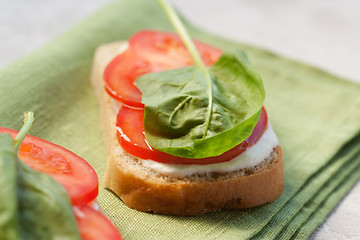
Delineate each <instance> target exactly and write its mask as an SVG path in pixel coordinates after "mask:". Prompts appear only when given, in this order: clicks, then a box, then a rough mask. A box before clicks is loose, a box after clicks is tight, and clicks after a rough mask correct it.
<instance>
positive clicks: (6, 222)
mask: <svg viewBox="0 0 360 240" xmlns="http://www.w3.org/2000/svg"><path fill="white" fill-rule="evenodd" d="M32 121H33V116H32V113H27V114H26V117H25V123H24V126H23V128H22V129H21V130H20V132H19V134H18V135H17V136H16V138H15V140H12V138H11V137H10V135H8V134H0V193H1V194H0V234H1V237H4V239H28V240H32V239H34V240H35V239H36V240H43V239H44V240H48V239H64V240H66V239H69V240H72V239H80V235H79V232H78V229H77V226H76V222H75V217H74V215H73V212H72V206H71V203H70V199H69V197H68V195H67V193H66V191H65V189H64V188H63V187H62V186H61V185H60V184H59V183H58V182H56V181H55V180H54V179H53V178H52V177H50V176H49V175H47V174H45V173H41V172H37V171H35V170H33V169H31V168H30V167H28V166H27V165H26V164H25V163H23V162H22V161H21V160H19V158H18V157H17V155H16V152H17V150H18V148H19V146H20V144H21V142H22V140H23V139H24V137H25V135H26V133H27V132H28V130H29V129H30V127H31V125H32ZM1 239H3V238H1Z"/></svg>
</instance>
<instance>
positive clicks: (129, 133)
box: [116, 105, 267, 164]
mask: <svg viewBox="0 0 360 240" xmlns="http://www.w3.org/2000/svg"><path fill="white" fill-rule="evenodd" d="M266 126H267V114H266V111H265V108H262V111H261V115H260V119H259V121H258V122H257V124H256V126H255V128H254V131H253V132H252V134H251V135H250V137H248V138H247V139H246V140H245V141H244V142H242V143H240V144H239V145H237V146H236V147H234V148H232V149H230V150H229V151H227V152H225V153H223V154H221V155H220V156H216V157H208V158H197V159H192V158H182V157H177V156H173V155H170V154H167V153H164V152H160V151H159V150H157V149H154V148H152V147H151V146H150V145H149V144H148V143H147V141H146V139H145V134H144V109H143V108H133V107H129V106H127V105H123V106H122V107H121V108H120V110H119V113H118V115H117V120H116V127H117V130H118V132H117V138H118V141H119V143H120V145H121V147H122V148H123V149H124V150H125V151H126V152H128V153H130V154H132V155H134V156H136V157H139V158H142V159H151V160H154V161H156V162H161V163H170V164H212V163H220V162H226V161H229V160H231V159H232V158H234V157H235V156H237V155H239V154H240V153H242V152H244V151H245V150H246V148H248V147H251V146H252V145H254V144H255V143H256V142H257V140H258V139H259V138H260V137H261V135H262V134H263V132H264V130H265V129H266Z"/></svg>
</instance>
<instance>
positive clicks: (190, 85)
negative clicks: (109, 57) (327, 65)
mask: <svg viewBox="0 0 360 240" xmlns="http://www.w3.org/2000/svg"><path fill="white" fill-rule="evenodd" d="M209 73H210V74H209V75H210V78H211V84H210V85H209V84H207V81H206V79H204V78H206V76H204V74H203V72H202V70H201V69H198V68H196V67H189V68H183V69H176V70H171V71H165V72H161V73H153V74H146V75H143V76H141V77H139V78H138V79H137V80H136V84H137V86H138V87H139V89H140V90H141V92H142V102H143V103H144V104H145V119H144V123H145V136H146V139H147V141H148V142H149V144H150V145H151V146H152V147H154V148H156V149H158V150H160V151H163V152H166V153H169V154H172V155H175V156H180V157H186V158H205V157H212V156H218V155H220V154H222V153H224V152H226V151H227V150H229V149H231V148H233V147H235V146H236V145H238V144H240V143H241V142H242V141H244V140H245V139H246V138H247V137H249V136H250V134H251V133H252V131H253V129H254V127H255V125H256V123H257V121H258V119H259V117H260V112H261V107H262V105H263V102H264V98H265V92H264V87H263V84H262V80H261V78H260V76H259V75H258V74H257V72H256V71H255V69H254V68H253V67H252V65H251V64H250V62H249V60H248V58H247V57H246V54H245V53H243V52H242V51H240V50H236V51H233V52H231V53H226V54H224V55H222V56H221V58H220V59H219V60H218V61H217V62H216V63H215V64H214V66H212V67H210V68H209ZM209 87H211V88H212V89H211V96H209ZM209 99H211V100H210V101H209ZM210 104H211V106H212V108H211V111H209V109H208V108H209V105H210Z"/></svg>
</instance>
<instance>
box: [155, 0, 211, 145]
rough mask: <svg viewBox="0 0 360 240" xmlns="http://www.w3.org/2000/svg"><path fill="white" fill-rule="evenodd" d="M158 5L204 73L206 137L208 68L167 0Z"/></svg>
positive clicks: (209, 106)
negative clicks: (205, 87) (205, 86)
mask: <svg viewBox="0 0 360 240" xmlns="http://www.w3.org/2000/svg"><path fill="white" fill-rule="evenodd" d="M158 2H159V4H160V6H161V7H162V8H163V9H164V12H165V13H166V15H167V16H168V18H169V19H170V22H171V23H172V25H173V26H174V28H175V30H176V32H177V33H178V34H179V36H180V38H181V40H182V41H183V43H184V45H185V47H186V48H187V50H188V51H189V53H190V55H191V57H192V59H193V61H194V65H195V66H196V67H197V68H198V69H199V70H200V71H201V72H202V73H203V74H204V76H205V81H206V85H207V90H208V91H207V95H208V99H209V105H208V118H207V121H206V123H205V124H206V125H205V131H204V135H203V138H205V137H206V134H207V131H208V129H209V126H210V121H211V115H212V107H213V89H212V88H213V86H212V80H211V77H210V74H209V71H208V69H207V68H206V66H205V64H204V62H203V61H202V59H201V57H200V55H199V53H198V51H197V49H196V47H195V45H194V43H193V41H192V40H191V38H190V35H189V33H188V32H187V31H186V29H185V27H184V25H183V24H182V22H181V21H180V19H179V17H178V15H177V14H176V13H175V11H174V9H173V8H172V7H171V6H170V4H169V3H168V2H167V0H158Z"/></svg>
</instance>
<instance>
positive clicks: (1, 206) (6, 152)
mask: <svg viewBox="0 0 360 240" xmlns="http://www.w3.org/2000/svg"><path fill="white" fill-rule="evenodd" d="M16 185H17V180H16V153H15V151H14V141H13V140H12V138H11V137H10V135H8V134H0V235H1V239H18V238H19V226H18V219H17V196H16Z"/></svg>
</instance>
